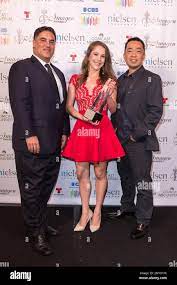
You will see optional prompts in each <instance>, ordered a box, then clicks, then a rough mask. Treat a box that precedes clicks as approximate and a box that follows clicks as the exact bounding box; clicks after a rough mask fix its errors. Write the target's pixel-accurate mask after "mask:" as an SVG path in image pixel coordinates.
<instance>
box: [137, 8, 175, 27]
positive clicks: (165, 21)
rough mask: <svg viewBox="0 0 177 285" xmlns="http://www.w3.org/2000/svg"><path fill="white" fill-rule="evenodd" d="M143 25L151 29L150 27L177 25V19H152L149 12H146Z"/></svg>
mask: <svg viewBox="0 0 177 285" xmlns="http://www.w3.org/2000/svg"><path fill="white" fill-rule="evenodd" d="M142 24H143V25H144V26H145V27H149V26H150V25H155V26H168V25H169V24H176V20H175V19H167V18H165V19H164V18H159V17H152V16H151V15H150V13H149V12H148V11H146V12H145V14H144V17H143V18H142Z"/></svg>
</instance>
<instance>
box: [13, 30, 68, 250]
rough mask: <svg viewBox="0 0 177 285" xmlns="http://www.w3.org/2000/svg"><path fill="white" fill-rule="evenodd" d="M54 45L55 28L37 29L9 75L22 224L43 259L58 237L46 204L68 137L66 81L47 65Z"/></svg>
mask: <svg viewBox="0 0 177 285" xmlns="http://www.w3.org/2000/svg"><path fill="white" fill-rule="evenodd" d="M55 44H56V34H55V31H54V30H53V28H51V27H45V26H44V27H40V28H38V29H36V31H35V32H34V39H33V55H32V57H31V58H27V59H24V60H20V61H18V62H16V63H15V64H13V65H12V67H11V69H10V73H9V97H10V104H11V108H12V112H13V116H14V123H13V136H12V140H13V148H14V151H15V162H16V169H17V178H18V183H19V188H20V194H21V204H22V209H23V216H24V223H25V226H26V229H27V231H28V233H29V235H30V237H31V239H30V240H32V242H33V246H34V249H35V250H36V251H37V252H39V253H40V254H42V255H50V254H51V253H52V250H51V247H50V245H49V243H48V239H47V238H46V236H47V235H57V233H58V232H57V230H55V229H53V228H52V227H50V226H49V225H48V224H47V202H48V200H49V198H50V195H51V192H52V190H53V188H54V186H55V183H56V181H57V177H58V172H59V167H60V151H61V149H62V148H63V147H64V145H65V143H66V139H67V136H68V135H69V132H70V124H69V117H68V115H67V114H66V110H65V105H66V96H67V91H66V82H65V78H64V75H63V73H62V72H61V71H60V70H59V69H58V68H56V67H55V66H54V65H52V64H51V63H50V60H51V58H52V56H53V54H54V51H55Z"/></svg>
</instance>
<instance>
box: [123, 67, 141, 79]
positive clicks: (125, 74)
mask: <svg viewBox="0 0 177 285" xmlns="http://www.w3.org/2000/svg"><path fill="white" fill-rule="evenodd" d="M143 71H144V66H143V65H141V67H140V68H139V69H138V70H136V71H135V72H133V73H132V74H130V75H128V70H127V71H126V72H125V73H124V78H127V77H132V78H136V77H137V76H138V75H139V74H140V73H141V72H143Z"/></svg>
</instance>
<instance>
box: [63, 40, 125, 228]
mask: <svg viewBox="0 0 177 285" xmlns="http://www.w3.org/2000/svg"><path fill="white" fill-rule="evenodd" d="M101 90H105V91H107V92H108V93H109V96H108V97H107V100H106V104H105V105H104V108H103V110H102V119H101V121H100V122H98V121H97V122H95V123H93V122H92V121H90V120H89V119H88V118H87V117H86V116H84V114H85V112H86V110H87V109H88V108H89V107H92V105H93V103H94V102H95V100H96V98H97V97H98V94H99V92H100V91H101ZM116 94H117V88H116V77H115V75H114V72H113V69H112V63H111V56H110V52H109V49H108V47H107V46H106V45H105V44H104V43H103V42H100V41H96V42H92V43H91V44H90V46H89V47H88V49H87V52H86V55H85V58H84V60H83V62H82V68H81V74H79V75H78V74H74V75H73V76H72V77H71V79H70V82H69V90H68V100H67V105H66V106H67V110H68V112H69V113H70V115H71V116H73V117H74V118H76V119H77V122H76V124H75V126H74V128H73V131H72V133H71V135H70V137H69V139H68V142H67V145H66V147H65V149H64V151H63V153H62V156H63V157H65V158H68V159H71V160H74V161H75V162H76V173H77V178H78V181H79V190H80V196H81V202H82V215H81V218H80V220H79V222H78V224H77V225H76V227H75V228H74V231H83V230H84V229H85V227H86V225H87V223H88V222H89V221H90V230H91V232H95V231H97V230H98V229H99V228H100V224H101V208H102V205H103V201H104V197H105V194H106V189H107V184H108V180H107V174H106V171H107V164H108V161H110V160H113V159H117V158H119V157H122V156H124V150H123V148H122V146H121V144H120V142H119V140H118V139H117V137H116V135H115V132H114V129H113V127H112V124H111V121H110V120H109V118H108V116H107V111H108V109H109V110H110V112H111V113H114V112H115V111H116ZM75 101H76V102H77V106H78V110H76V109H75V108H74V103H75ZM91 163H93V165H94V172H95V177H96V205H95V209H94V212H92V211H91V210H90V208H89V199H90V193H91V181H90V164H91Z"/></svg>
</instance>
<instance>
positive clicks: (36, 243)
mask: <svg viewBox="0 0 177 285" xmlns="http://www.w3.org/2000/svg"><path fill="white" fill-rule="evenodd" d="M32 246H33V249H34V250H35V251H37V252H38V253H39V254H41V255H45V256H47V255H51V254H52V253H53V252H52V249H51V247H50V245H49V243H48V242H47V240H46V237H45V235H44V234H40V235H37V236H35V237H33V241H32Z"/></svg>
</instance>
